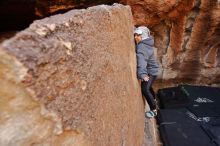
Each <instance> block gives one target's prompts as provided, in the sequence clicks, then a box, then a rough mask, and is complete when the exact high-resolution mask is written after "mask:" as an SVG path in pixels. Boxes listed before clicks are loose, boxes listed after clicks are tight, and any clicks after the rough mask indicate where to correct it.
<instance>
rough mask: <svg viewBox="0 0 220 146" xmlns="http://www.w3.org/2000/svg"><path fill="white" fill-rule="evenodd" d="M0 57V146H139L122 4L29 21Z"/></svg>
mask: <svg viewBox="0 0 220 146" xmlns="http://www.w3.org/2000/svg"><path fill="white" fill-rule="evenodd" d="M122 26H123V27H122ZM0 57H1V59H0V80H1V82H0V83H1V88H0V95H1V99H0V111H1V112H0V145H4V146H12V145H13V146H28V145H32V146H42V145H45V146H60V145H65V146H119V145H120V146H140V145H141V144H142V142H143V137H144V136H143V134H144V104H143V99H142V97H141V94H140V88H139V85H138V82H137V79H136V60H135V50H134V42H133V24H132V15H131V10H130V8H129V7H128V6H122V5H114V6H112V7H111V6H105V5H102V6H96V7H91V8H88V9H86V10H85V9H83V10H73V11H70V12H68V13H66V14H62V15H57V16H52V17H49V18H45V19H43V20H38V21H35V22H34V23H33V24H31V25H30V27H29V28H27V29H26V30H24V31H22V32H20V33H18V34H16V36H15V37H13V38H11V39H9V40H7V41H4V42H3V43H2V44H1V45H0Z"/></svg>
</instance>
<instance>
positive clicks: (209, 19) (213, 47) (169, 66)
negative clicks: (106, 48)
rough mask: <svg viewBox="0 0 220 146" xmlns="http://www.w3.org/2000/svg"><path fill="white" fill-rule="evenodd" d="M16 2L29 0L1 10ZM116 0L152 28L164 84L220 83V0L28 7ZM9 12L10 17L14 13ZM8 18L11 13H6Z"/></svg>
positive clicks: (61, 0) (41, 1) (44, 10)
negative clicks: (130, 9)
mask: <svg viewBox="0 0 220 146" xmlns="http://www.w3.org/2000/svg"><path fill="white" fill-rule="evenodd" d="M15 1H16V3H15ZM12 2H14V3H13V4H16V8H17V9H19V10H22V9H23V5H24V4H23V3H24V2H25V3H26V1H22V2H18V1H17V0H11V1H10V3H9V2H8V1H6V0H5V1H3V2H2V4H4V6H2V8H4V9H1V10H0V11H1V12H5V9H6V8H9V9H10V8H11V3H12ZM114 2H120V3H122V4H126V5H130V6H131V8H132V12H133V16H134V24H135V25H146V26H148V27H150V29H151V30H152V34H153V35H154V37H155V42H156V43H155V45H156V48H158V59H159V61H160V63H161V73H160V79H161V81H160V82H161V83H162V84H163V83H164V82H165V83H168V82H170V83H174V84H175V83H176V84H178V83H193V84H217V85H219V86H220V67H219V64H220V63H219V62H220V61H219V60H220V57H219V56H220V55H219V54H220V51H219V50H220V49H219V48H220V47H219V40H220V33H219V31H220V30H219V27H220V1H219V0H163V1H161V0H98V1H93V0H74V1H67V0H51V1H45V0H36V3H33V2H31V3H30V2H29V3H30V4H29V5H30V6H31V7H29V9H26V11H28V10H29V11H30V14H33V7H35V15H36V16H32V17H33V18H35V17H37V16H40V17H45V16H48V15H51V14H54V13H60V12H64V11H67V10H69V9H73V8H85V7H88V6H91V5H97V4H101V3H105V4H112V3H114ZM21 3H22V4H23V5H22V4H21ZM26 11H22V12H23V13H22V15H23V14H24V13H27V12H26ZM10 13H16V14H13V15H12V16H20V15H18V14H19V11H18V12H17V11H11V12H10ZM10 13H9V14H10ZM1 14H4V13H1ZM1 14H0V15H1ZM9 14H8V17H10V16H11V15H9ZM4 18H7V17H6V16H5V15H4ZM14 18H16V17H14ZM25 18H26V17H25ZM27 18H29V17H27ZM10 20H11V19H10ZM15 20H17V19H15ZM21 20H24V19H21ZM27 21H30V20H27ZM3 22H4V21H3ZM8 22H11V21H8ZM3 24H4V23H3ZM7 24H8V23H7ZM13 25H14V24H13ZM165 86H166V85H165Z"/></svg>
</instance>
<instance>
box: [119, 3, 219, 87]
mask: <svg viewBox="0 0 220 146" xmlns="http://www.w3.org/2000/svg"><path fill="white" fill-rule="evenodd" d="M122 2H123V3H126V4H129V5H130V6H131V7H132V12H133V14H134V23H135V24H136V25H147V26H148V27H150V28H151V30H152V34H153V35H154V37H155V42H156V43H155V45H156V48H157V50H158V59H159V61H160V63H161V69H162V70H161V74H160V75H161V76H160V78H161V79H162V80H161V81H160V82H162V84H163V83H168V81H170V83H194V84H219V86H220V65H219V64H220V43H219V40H220V30H219V28H220V2H219V1H218V0H211V1H210V0H179V1H176V0H165V1H160V0H148V1H144V0H136V1H134V0H126V1H123V0H122ZM164 86H167V84H166V85H164Z"/></svg>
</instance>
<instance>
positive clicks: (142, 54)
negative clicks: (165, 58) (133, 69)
mask: <svg viewBox="0 0 220 146" xmlns="http://www.w3.org/2000/svg"><path fill="white" fill-rule="evenodd" d="M153 46H154V39H153V38H152V37H149V38H147V39H144V40H142V41H141V42H139V43H138V44H137V45H136V55H137V76H138V78H139V79H144V77H146V76H147V75H153V76H156V75H157V74H158V69H159V65H158V63H157V60H156V58H155V56H154V50H153Z"/></svg>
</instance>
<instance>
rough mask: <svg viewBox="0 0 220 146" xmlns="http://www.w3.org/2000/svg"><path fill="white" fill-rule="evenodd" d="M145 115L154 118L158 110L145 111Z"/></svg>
mask: <svg viewBox="0 0 220 146" xmlns="http://www.w3.org/2000/svg"><path fill="white" fill-rule="evenodd" d="M145 116H146V117H147V118H153V117H155V116H157V111H156V110H151V111H148V112H146V113H145Z"/></svg>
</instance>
